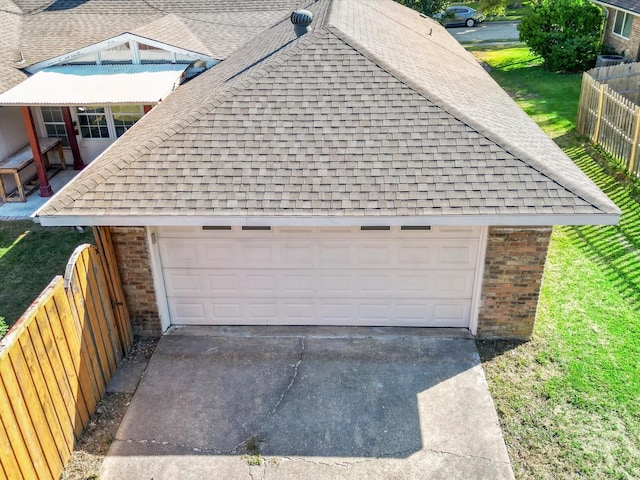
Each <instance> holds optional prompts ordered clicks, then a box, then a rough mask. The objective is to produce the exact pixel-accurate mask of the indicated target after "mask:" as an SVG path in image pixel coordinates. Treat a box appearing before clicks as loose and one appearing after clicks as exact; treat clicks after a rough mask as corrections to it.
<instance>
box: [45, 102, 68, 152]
mask: <svg viewBox="0 0 640 480" xmlns="http://www.w3.org/2000/svg"><path fill="white" fill-rule="evenodd" d="M40 111H41V112H42V123H43V124H44V129H45V131H46V132H47V137H49V138H59V139H61V140H62V145H64V146H65V147H68V146H69V139H68V138H67V128H66V127H65V125H64V118H63V116H62V108H61V107H40Z"/></svg>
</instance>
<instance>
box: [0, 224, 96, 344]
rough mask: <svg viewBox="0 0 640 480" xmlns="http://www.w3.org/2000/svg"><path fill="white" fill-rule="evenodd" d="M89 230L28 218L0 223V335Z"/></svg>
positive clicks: (86, 240)
mask: <svg viewBox="0 0 640 480" xmlns="http://www.w3.org/2000/svg"><path fill="white" fill-rule="evenodd" d="M92 242H93V234H92V233H91V231H90V230H88V231H86V232H84V233H80V232H78V231H76V230H74V229H72V228H44V227H41V226H40V225H37V224H35V223H33V222H31V221H13V222H0V286H1V287H0V337H2V336H3V335H4V334H5V333H6V332H7V330H8V329H9V328H10V327H11V326H12V325H13V324H14V323H15V322H16V320H18V318H20V316H21V315H22V313H23V312H24V311H25V310H26V309H27V307H28V306H29V305H30V304H31V302H33V300H35V298H36V297H37V296H38V295H39V294H40V292H41V291H42V290H43V289H44V288H45V287H46V286H47V285H48V284H49V282H50V281H51V279H52V278H53V277H54V276H55V275H64V269H65V266H66V264H67V261H68V260H69V257H70V256H71V253H73V250H74V249H75V247H76V246H78V245H80V244H82V243H92Z"/></svg>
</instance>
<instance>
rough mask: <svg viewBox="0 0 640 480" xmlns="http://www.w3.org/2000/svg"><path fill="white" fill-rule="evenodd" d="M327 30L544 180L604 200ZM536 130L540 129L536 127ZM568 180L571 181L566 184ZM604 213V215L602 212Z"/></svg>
mask: <svg viewBox="0 0 640 480" xmlns="http://www.w3.org/2000/svg"><path fill="white" fill-rule="evenodd" d="M325 28H326V29H327V30H329V31H330V32H331V33H332V34H333V35H335V36H336V38H338V39H340V40H342V41H343V42H344V43H345V44H347V45H348V46H350V47H351V48H353V49H354V50H356V51H358V52H359V53H360V54H362V55H363V56H364V57H365V58H367V59H368V60H369V61H371V62H373V63H375V64H376V65H378V66H379V67H380V68H382V69H383V70H384V71H385V72H387V73H388V74H389V75H392V76H393V77H395V78H396V79H398V80H399V81H400V82H402V83H404V84H405V85H406V86H407V87H409V88H411V89H412V90H414V91H415V92H417V93H418V94H420V95H422V96H423V97H424V98H426V99H427V100H429V101H431V102H433V103H434V105H436V106H437V107H439V108H441V109H442V110H443V111H445V112H447V113H449V114H451V115H452V116H453V117H454V118H456V119H457V120H459V121H461V122H462V123H464V124H466V125H468V126H469V127H471V128H473V129H474V130H475V131H477V132H478V133H479V134H481V135H483V136H484V137H485V138H487V139H489V140H491V141H492V142H494V143H495V144H496V145H497V146H499V147H500V148H502V149H504V150H505V151H506V152H508V153H509V154H511V155H513V156H514V157H515V158H517V159H519V160H520V161H522V162H523V163H524V164H526V165H528V166H529V167H531V168H533V169H534V170H536V171H538V172H539V173H541V174H542V175H544V176H545V177H547V178H549V179H550V180H552V181H554V182H555V183H557V184H558V185H560V186H561V187H562V188H564V189H566V190H567V191H569V192H571V193H573V194H574V195H576V196H578V197H579V198H581V199H583V200H585V201H587V202H589V203H591V204H592V205H594V206H596V205H598V204H599V203H600V202H601V199H598V198H597V196H596V195H592V194H591V192H588V191H585V189H584V188H583V185H581V184H579V183H574V182H572V181H571V179H567V178H566V177H565V178H563V180H565V182H563V181H561V180H560V179H559V178H558V177H559V175H558V174H557V172H555V171H554V170H553V169H551V168H550V167H549V165H548V164H547V163H545V162H542V161H540V160H538V159H537V158H535V157H532V156H531V155H529V154H527V152H525V151H523V150H522V149H521V148H520V147H518V146H517V145H513V144H512V143H511V142H509V141H508V140H506V139H504V138H502V136H501V135H499V134H497V133H496V132H492V131H491V130H490V129H488V128H487V127H485V126H484V125H482V123H481V122H478V121H476V120H474V119H472V118H470V117H469V116H468V115H467V114H465V113H464V112H463V111H461V110H460V109H458V108H457V107H455V106H454V105H451V104H448V103H447V102H446V101H445V100H444V99H443V98H441V97H440V96H438V95H437V94H435V93H434V92H432V91H428V90H426V89H425V88H424V87H422V86H421V85H420V84H419V83H418V82H416V81H415V80H413V79H412V78H411V77H409V76H408V75H406V74H404V73H402V72H399V71H397V69H396V68H395V67H394V66H393V65H392V64H391V63H390V62H388V61H387V60H385V59H383V58H381V57H380V56H379V55H377V54H376V53H374V52H372V51H371V50H370V49H369V48H368V47H366V46H365V45H363V44H362V43H361V42H359V41H358V40H357V39H355V38H353V37H352V36H351V35H349V34H348V33H346V32H344V31H343V30H341V29H340V28H339V27H337V26H334V25H331V24H329V25H326V26H325ZM435 45H436V46H439V45H437V44H435ZM458 57H459V58H462V57H460V56H458ZM469 63H470V62H469ZM474 66H476V67H477V68H482V67H481V66H480V65H479V64H478V63H477V62H475V65H474ZM525 115H526V114H525ZM527 117H528V116H527ZM529 120H530V121H531V122H533V120H531V119H529ZM533 123H534V124H535V122H533ZM536 127H537V124H536ZM538 128H539V127H538ZM550 143H552V144H553V145H555V148H556V149H557V150H558V151H559V152H560V153H562V155H564V152H562V150H561V149H560V147H558V146H557V145H556V144H555V142H553V140H551V142H550ZM571 164H572V165H573V166H574V167H575V168H576V169H577V168H578V167H577V166H575V165H574V164H573V162H571ZM566 180H569V181H568V182H566ZM596 208H598V210H600V211H602V209H601V208H599V207H596ZM603 213H605V212H603Z"/></svg>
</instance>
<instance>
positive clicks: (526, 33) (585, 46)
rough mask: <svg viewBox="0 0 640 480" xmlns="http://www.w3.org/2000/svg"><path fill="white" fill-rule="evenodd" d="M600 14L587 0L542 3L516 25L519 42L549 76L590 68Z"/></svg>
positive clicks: (597, 49) (595, 51)
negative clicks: (526, 46) (539, 59)
mask: <svg viewBox="0 0 640 480" xmlns="http://www.w3.org/2000/svg"><path fill="white" fill-rule="evenodd" d="M603 25H604V14H603V13H602V10H600V8H599V7H597V6H595V5H594V4H593V3H591V2H589V1H588V0H542V1H541V2H540V3H537V4H535V5H533V7H532V8H531V12H530V13H529V14H527V15H525V17H524V18H523V19H522V23H521V24H520V25H519V27H518V30H520V39H521V40H523V41H524V42H525V43H526V44H527V45H528V46H529V48H530V49H531V51H533V52H534V53H535V54H536V55H540V56H541V57H542V58H543V59H544V62H545V68H547V69H548V70H550V71H552V72H571V73H573V72H581V71H584V70H588V69H589V68H591V67H592V66H593V64H594V62H595V59H596V56H597V55H598V53H599V52H600V38H601V34H602V28H603Z"/></svg>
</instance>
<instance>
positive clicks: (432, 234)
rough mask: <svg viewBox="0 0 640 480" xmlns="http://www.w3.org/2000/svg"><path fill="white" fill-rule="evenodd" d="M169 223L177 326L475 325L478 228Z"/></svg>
mask: <svg viewBox="0 0 640 480" xmlns="http://www.w3.org/2000/svg"><path fill="white" fill-rule="evenodd" d="M387 228H388V229H387V230H380V229H376V230H370V229H366V228H365V227H363V228H329V227H327V228H284V227H281V228H278V227H273V228H271V229H269V230H247V229H245V230H243V229H241V228H240V227H233V229H228V230H224V229H218V228H216V229H211V228H197V229H196V228H161V229H159V230H158V231H157V243H158V247H159V252H160V259H161V263H162V274H163V279H164V286H165V290H166V294H167V303H168V308H169V315H170V318H171V323H172V324H174V325H377V326H383V325H393V326H432V327H468V326H469V322H470V317H471V314H472V301H473V298H472V297H473V292H474V284H475V281H476V264H477V260H478V255H479V253H480V252H479V245H480V243H481V242H480V235H481V229H480V228H472V227H468V228H445V227H433V228H431V229H429V230H425V229H417V228H415V227H413V228H412V227H405V228H404V229H401V228H400V227H391V228H389V227H387Z"/></svg>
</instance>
